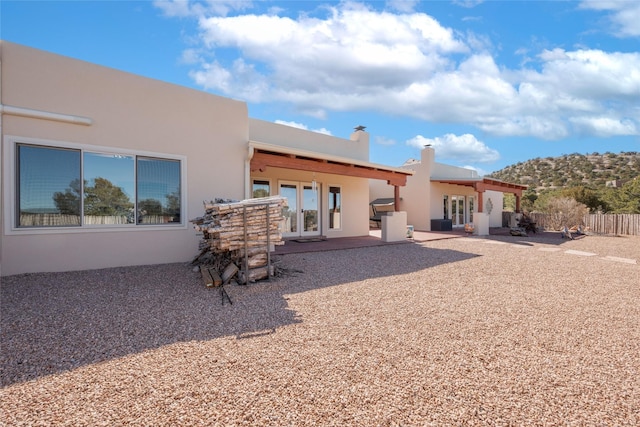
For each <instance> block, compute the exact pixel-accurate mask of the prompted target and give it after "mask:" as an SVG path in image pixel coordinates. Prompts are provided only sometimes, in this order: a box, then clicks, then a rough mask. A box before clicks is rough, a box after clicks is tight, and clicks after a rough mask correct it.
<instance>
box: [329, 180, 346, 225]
mask: <svg viewBox="0 0 640 427" xmlns="http://www.w3.org/2000/svg"><path fill="white" fill-rule="evenodd" d="M332 188H338V189H339V190H340V192H339V193H338V194H340V217H341V219H340V227H335V228H332V227H331V201H330V200H329V198H330V197H331V189H332ZM342 190H343V188H342V185H340V184H328V185H327V229H328V230H330V231H342V223H343V221H342V217H343V212H342V211H343V209H344V193H343V191H342Z"/></svg>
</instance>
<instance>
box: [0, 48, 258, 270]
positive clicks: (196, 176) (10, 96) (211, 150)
mask: <svg viewBox="0 0 640 427" xmlns="http://www.w3.org/2000/svg"><path fill="white" fill-rule="evenodd" d="M0 61H1V62H0V72H1V75H0V90H1V92H0V102H1V103H2V105H5V106H13V107H21V108H26V109H35V110H43V111H48V112H55V113H63V114H70V115H78V116H84V117H89V118H91V119H92V120H93V124H92V125H90V126H83V125H77V124H70V123H63V122H57V121H50V120H42V119H35V118H27V117H19V116H16V115H11V114H3V115H2V122H1V133H2V137H3V138H2V141H3V150H2V163H1V164H2V177H3V186H2V198H1V200H2V204H3V209H2V239H1V243H0V245H1V246H0V267H1V270H0V274H2V275H11V274H18V273H26V272H38V271H65V270H81V269H94V268H105V267H113V266H126V265H142V264H158V263H168V262H182V261H187V260H190V259H191V258H192V257H193V255H194V254H195V253H196V252H197V247H198V239H199V237H198V236H197V234H196V233H195V231H194V230H193V228H192V226H191V224H190V223H189V222H188V220H189V219H191V218H194V217H196V216H199V215H202V213H203V209H202V202H203V200H210V199H212V198H214V197H227V198H236V199H241V198H243V195H244V187H245V182H244V181H245V175H244V167H243V166H244V164H245V159H246V157H247V141H248V139H249V135H248V128H249V127H248V113H247V107H246V104H245V103H243V102H239V101H234V100H231V99H227V98H222V97H218V96H214V95H211V94H207V93H204V92H200V91H196V90H192V89H188V88H185V87H180V86H176V85H172V84H167V83H164V82H160V81H157V80H152V79H148V78H143V77H140V76H135V75H132V74H128V73H124V72H121V71H117V70H113V69H110V68H105V67H101V66H98V65H95V64H90V63H87V62H83V61H78V60H75V59H71V58H67V57H63V56H59V55H55V54H52V53H47V52H43V51H39V50H35V49H31V48H28V47H25V46H20V45H16V44H13V43H7V42H2V44H1V45H0ZM14 137H15V138H17V139H20V138H25V139H28V141H30V142H41V143H42V144H49V143H51V144H57V143H61V144H63V143H64V144H78V145H82V146H83V147H96V149H98V150H99V149H100V147H107V148H118V149H123V150H132V151H134V152H143V153H150V154H153V153H157V154H158V155H159V156H162V155H163V154H164V155H175V156H181V158H183V159H184V161H183V168H185V173H186V180H185V182H184V183H183V184H184V188H182V191H183V193H184V196H185V199H184V200H185V205H183V212H182V215H183V218H184V224H183V225H182V226H173V225H171V226H150V227H140V226H130V227H115V228H114V227H111V228H108V229H107V228H104V229H97V230H95V229H85V228H82V229H79V228H73V229H72V228H66V229H60V228H58V229H54V228H51V229H47V230H34V229H16V228H15V227H14V225H15V224H12V221H11V216H12V213H11V212H12V209H15V204H14V200H13V197H14V194H13V191H14V189H13V188H11V186H10V185H8V182H9V181H10V178H11V176H12V175H11V174H14V173H15V170H14V164H15V159H13V158H10V157H11V156H10V154H8V153H10V152H11V150H9V149H8V148H7V146H8V144H9V139H12V138H13V139H15V138H14ZM221 159H224V160H223V161H221Z"/></svg>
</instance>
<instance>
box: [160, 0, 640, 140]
mask: <svg viewBox="0 0 640 427" xmlns="http://www.w3.org/2000/svg"><path fill="white" fill-rule="evenodd" d="M185 3H187V2H178V1H171V2H164V3H162V4H163V5H164V6H163V10H165V11H166V10H172V11H173V13H174V14H176V15H178V14H185V13H191V14H192V15H194V14H199V15H198V16H199V17H200V18H199V20H198V22H199V35H200V38H201V41H202V45H203V47H204V49H202V50H197V51H196V50H192V51H188V52H186V53H185V55H184V60H185V61H186V60H189V61H191V62H193V61H199V62H198V64H199V65H198V68H197V69H196V70H194V71H192V73H191V77H192V78H193V79H194V81H195V82H196V83H197V84H198V85H200V86H202V87H203V88H205V89H209V90H212V91H216V92H219V93H221V94H223V95H226V96H230V97H234V98H240V99H244V100H247V101H249V102H281V103H286V104H290V105H292V106H293V108H295V109H296V110H297V111H298V112H302V113H303V114H307V115H309V116H311V117H315V118H326V117H327V115H328V112H330V111H350V112H351V111H376V112H380V113H385V114H389V115H393V116H406V117H412V118H417V119H420V120H425V121H429V122H436V123H462V124H465V125H472V126H475V127H476V128H478V129H480V130H482V131H483V132H485V133H488V134H493V135H500V136H510V135H512V136H534V137H538V138H544V139H547V140H557V139H561V138H565V137H567V136H569V135H571V133H572V132H577V133H580V134H584V133H589V132H592V134H593V135H598V136H606V135H620V134H628V133H629V132H632V134H633V132H635V134H638V132H640V117H639V116H638V115H637V114H636V115H631V116H630V115H629V111H630V110H632V109H633V106H634V104H637V99H639V98H640V53H638V52H630V53H622V52H605V51H601V50H595V49H576V50H565V49H560V48H555V49H554V48H552V49H549V50H543V51H541V52H539V54H538V55H537V56H534V54H533V52H531V51H527V52H526V54H527V58H526V61H525V62H524V64H525V65H523V66H522V68H520V69H508V68H506V67H504V66H500V65H499V64H497V63H496V60H495V59H494V57H492V55H491V54H490V53H489V52H490V51H491V49H492V47H491V40H490V39H489V38H488V37H487V36H485V35H482V34H473V33H467V34H466V35H462V33H460V32H456V31H454V30H453V29H451V28H447V27H444V26H442V25H441V24H440V23H439V22H438V21H436V20H435V19H433V18H432V17H430V16H429V15H427V14H424V13H417V12H409V11H408V12H403V13H398V12H395V13H392V12H390V11H389V10H391V9H389V10H387V11H376V10H374V9H372V8H371V7H369V6H367V5H365V4H362V3H357V2H341V3H339V4H337V5H333V6H323V8H321V10H322V11H323V12H324V13H325V14H324V15H322V16H315V15H314V16H311V15H300V16H297V17H293V18H292V17H288V16H279V15H278V14H277V13H269V14H236V16H226V15H225V14H221V13H217V14H216V13H214V11H212V9H211V8H212V7H213V6H216V7H218V8H220V7H223V6H225V5H227V6H226V7H229V5H230V4H235V3H234V2H220V3H221V4H217V5H216V3H217V2H197V3H187V4H185ZM634 3H636V2H634ZM239 4H241V5H242V7H246V6H247V5H248V4H249V2H245V3H239ZM412 4H413V2H412V1H409V2H406V3H402V4H400V3H393V2H388V3H387V6H388V7H395V8H396V10H397V8H398V7H406V10H410V9H411V8H410V7H409V6H411V5H412ZM597 4H600V6H599V7H601V8H605V9H606V10H613V9H612V8H613V7H614V6H615V5H619V3H617V2H614V3H610V2H609V1H605V2H603V3H597ZM639 4H640V3H639ZM589 5H591V6H593V4H591V3H589ZM612 5H613V6H612ZM583 7H585V6H584V5H583ZM616 7H618V9H615V10H618V11H622V9H624V10H626V11H629V10H635V9H633V8H630V7H627V8H621V7H619V6H616ZM272 12H273V11H272ZM276 12H277V11H276ZM316 12H317V11H316ZM207 50H208V52H207ZM229 52H231V53H232V54H233V55H236V57H235V58H234V57H231V58H229ZM523 52H524V51H523ZM207 53H208V55H209V57H213V58H215V60H205V59H204V58H205V57H206V56H205V55H206V54H207ZM585 117H588V118H589V119H588V120H587V119H585ZM599 119H600V121H598V120H599ZM609 121H610V122H609ZM588 123H592V124H591V125H588ZM593 123H619V124H618V125H617V126H613V125H602V124H600V125H597V126H596V125H594V124H593Z"/></svg>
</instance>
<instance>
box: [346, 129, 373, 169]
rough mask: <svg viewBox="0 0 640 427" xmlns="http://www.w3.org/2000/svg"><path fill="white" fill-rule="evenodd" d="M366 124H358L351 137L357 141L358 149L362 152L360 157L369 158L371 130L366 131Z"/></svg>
mask: <svg viewBox="0 0 640 427" xmlns="http://www.w3.org/2000/svg"><path fill="white" fill-rule="evenodd" d="M365 129H366V127H365V126H362V125H360V126H356V127H355V128H354V130H353V133H352V134H351V137H350V138H349V139H350V140H351V141H354V142H356V143H357V146H358V151H359V152H360V153H361V155H360V156H359V158H361V159H362V160H369V132H367V131H365Z"/></svg>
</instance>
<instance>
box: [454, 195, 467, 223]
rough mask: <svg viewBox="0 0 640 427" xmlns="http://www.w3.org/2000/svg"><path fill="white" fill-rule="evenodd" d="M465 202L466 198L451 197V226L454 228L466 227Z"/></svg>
mask: <svg viewBox="0 0 640 427" xmlns="http://www.w3.org/2000/svg"><path fill="white" fill-rule="evenodd" d="M464 201H465V197H464V196H451V225H452V226H454V227H462V226H464V216H465V215H464V213H465V203H464Z"/></svg>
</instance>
